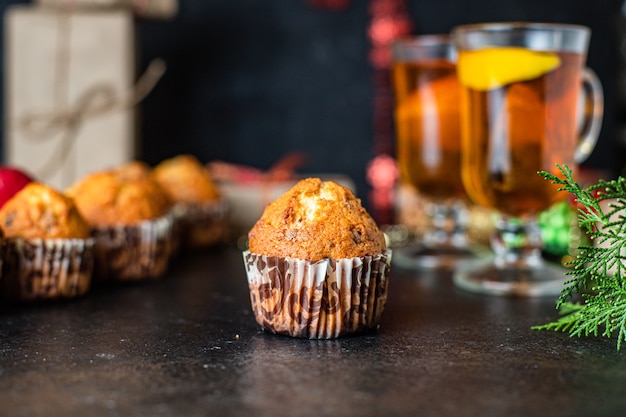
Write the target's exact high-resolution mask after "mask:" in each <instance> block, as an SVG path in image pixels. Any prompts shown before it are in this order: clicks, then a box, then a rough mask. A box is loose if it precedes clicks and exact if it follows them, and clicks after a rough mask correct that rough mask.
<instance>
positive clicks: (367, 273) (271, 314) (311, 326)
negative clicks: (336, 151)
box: [244, 178, 391, 339]
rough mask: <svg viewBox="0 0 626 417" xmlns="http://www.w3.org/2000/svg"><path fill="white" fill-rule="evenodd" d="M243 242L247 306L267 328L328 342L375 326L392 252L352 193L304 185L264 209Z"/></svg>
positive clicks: (327, 184) (312, 181)
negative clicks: (248, 304)
mask: <svg viewBox="0 0 626 417" xmlns="http://www.w3.org/2000/svg"><path fill="white" fill-rule="evenodd" d="M248 238H249V250H247V251H245V252H244V261H245V265H246V272H247V275H248V285H249V289H250V300H251V304H252V309H253V311H254V314H255V317H256V320H257V322H258V323H259V324H260V325H261V326H262V327H263V328H264V329H266V330H269V331H271V332H273V333H280V334H286V335H289V336H294V337H307V338H311V339H328V338H334V337H340V336H344V335H348V334H354V333H358V332H364V331H370V330H374V329H376V328H377V327H378V325H379V322H380V317H381V314H382V312H383V310H384V307H385V303H386V300H387V289H388V276H389V270H390V265H391V251H390V250H389V249H387V247H386V245H385V238H384V235H383V233H382V232H381V231H380V229H379V228H378V226H377V225H376V223H375V222H374V220H373V219H372V218H371V216H370V215H369V214H368V213H367V212H366V210H365V209H364V208H363V207H362V206H361V201H360V200H359V199H358V198H356V197H355V196H354V194H353V193H352V192H351V191H350V190H349V189H347V188H345V187H343V186H341V185H339V184H336V183H334V182H332V181H321V180H320V179H318V178H308V179H304V180H301V181H299V182H298V183H297V184H296V185H294V186H293V187H292V188H291V189H290V190H289V191H287V192H286V193H284V194H283V195H282V196H280V197H279V198H278V199H276V200H275V201H273V202H272V203H270V204H269V205H268V206H267V207H266V209H265V211H264V212H263V215H262V216H261V218H260V219H259V220H258V221H257V223H256V224H255V225H254V227H253V228H252V229H251V230H250V232H249V234H248Z"/></svg>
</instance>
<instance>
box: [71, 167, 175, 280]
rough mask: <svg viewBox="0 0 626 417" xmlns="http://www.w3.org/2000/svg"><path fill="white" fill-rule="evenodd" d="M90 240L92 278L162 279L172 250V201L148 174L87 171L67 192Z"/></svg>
mask: <svg viewBox="0 0 626 417" xmlns="http://www.w3.org/2000/svg"><path fill="white" fill-rule="evenodd" d="M67 194H68V195H69V196H70V197H72V198H73V199H74V202H75V204H76V206H77V207H78V210H79V211H80V213H81V214H82V216H83V217H84V218H85V219H86V220H87V222H88V223H89V225H90V227H91V234H92V236H93V237H94V238H95V257H96V265H95V272H96V277H97V278H99V279H104V280H107V279H110V280H124V281H125V280H142V279H147V278H158V277H161V276H162V275H163V274H164V273H165V272H166V271H167V267H168V266H169V261H170V255H171V250H172V224H173V218H172V215H171V202H170V200H169V198H168V197H167V195H166V194H165V192H164V191H163V189H162V188H161V187H160V186H159V185H158V184H157V183H156V181H154V180H153V179H151V178H150V177H149V176H147V177H144V176H138V177H133V176H128V175H123V174H120V173H119V172H116V171H115V170H111V171H102V172H95V173H92V174H90V175H87V176H86V177H84V178H83V179H81V180H80V181H78V182H77V183H75V184H74V185H72V186H71V187H70V188H69V189H68V190H67Z"/></svg>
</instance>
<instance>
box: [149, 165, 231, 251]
mask: <svg viewBox="0 0 626 417" xmlns="http://www.w3.org/2000/svg"><path fill="white" fill-rule="evenodd" d="M152 174H153V176H154V178H155V179H156V181H157V182H158V183H159V184H160V185H161V187H162V188H163V189H164V190H165V192H166V193H167V195H168V196H169V198H170V199H171V200H172V201H173V203H174V217H175V219H176V222H177V225H178V231H179V233H180V239H181V242H182V244H183V245H184V246H186V247H191V248H200V247H207V246H211V245H214V244H216V243H218V242H220V241H221V240H223V239H224V237H225V236H226V233H227V231H228V224H227V220H228V219H227V205H226V201H225V199H223V198H222V196H221V195H220V192H219V189H218V187H217V185H216V184H215V182H214V181H213V178H212V177H211V174H210V173H209V171H208V170H207V169H206V168H205V167H204V166H203V165H202V164H200V162H199V161H198V160H197V159H196V158H195V157H193V156H191V155H179V156H176V157H174V158H171V159H166V160H164V161H162V162H161V163H160V164H158V165H157V166H156V167H155V168H154V169H153V171H152Z"/></svg>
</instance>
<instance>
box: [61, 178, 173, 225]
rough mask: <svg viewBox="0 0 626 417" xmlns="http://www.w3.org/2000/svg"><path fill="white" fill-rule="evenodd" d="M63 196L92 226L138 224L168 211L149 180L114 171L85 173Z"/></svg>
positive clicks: (162, 194)
mask: <svg viewBox="0 0 626 417" xmlns="http://www.w3.org/2000/svg"><path fill="white" fill-rule="evenodd" d="M67 194H68V195H69V196H70V197H72V198H73V199H74V202H75V203H76V206H77V207H78V210H79V211H80V213H81V214H82V215H83V217H84V218H85V219H86V220H87V221H88V222H89V223H90V224H91V225H93V226H112V225H118V224H133V223H138V222H140V221H143V220H150V219H154V218H157V217H161V216H163V215H165V214H166V213H167V212H168V210H169V209H170V208H171V202H170V200H169V198H168V197H167V195H166V194H165V191H164V190H163V189H162V188H161V187H160V186H159V185H158V184H157V183H156V181H154V180H153V179H152V178H150V177H146V178H129V177H125V176H123V175H122V176H120V175H117V174H116V173H115V172H114V171H102V172H95V173H92V174H89V175H87V176H86V177H84V178H83V179H82V180H80V181H78V182H77V183H75V184H74V185H72V186H71V187H70V188H69V189H68V190H67Z"/></svg>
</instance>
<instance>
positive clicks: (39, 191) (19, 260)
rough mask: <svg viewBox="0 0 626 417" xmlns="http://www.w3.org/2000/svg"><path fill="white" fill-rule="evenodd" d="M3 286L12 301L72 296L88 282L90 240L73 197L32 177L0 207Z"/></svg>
mask: <svg viewBox="0 0 626 417" xmlns="http://www.w3.org/2000/svg"><path fill="white" fill-rule="evenodd" d="M0 227H1V228H2V233H3V235H4V238H5V239H4V249H3V253H4V262H3V265H2V275H3V280H2V291H3V294H4V295H5V296H6V297H7V298H11V299H15V300H24V301H28V300H40V299H62V298H74V297H78V296H81V295H83V294H85V293H86V292H87V291H88V290H89V288H90V285H91V278H92V272H93V265H94V253H93V249H94V239H92V238H91V237H90V233H89V225H88V223H87V222H86V220H85V219H84V218H83V217H82V216H81V215H80V213H79V211H78V210H77V208H76V206H75V205H74V202H73V201H72V200H71V199H70V198H69V197H68V196H66V195H64V194H63V193H61V192H59V191H57V190H55V189H54V188H52V187H50V186H47V185H45V184H42V183H39V182H31V183H29V184H28V185H26V186H25V187H24V188H23V189H22V190H20V191H19V192H18V193H17V194H15V195H14V196H13V197H12V198H11V199H10V200H9V201H7V202H6V204H4V206H2V208H1V209H0Z"/></svg>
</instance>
